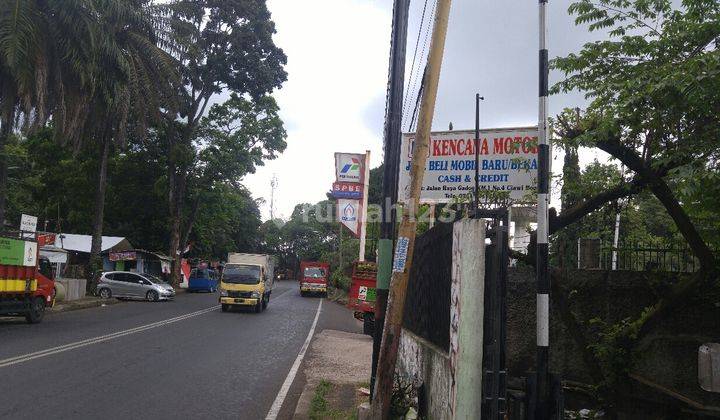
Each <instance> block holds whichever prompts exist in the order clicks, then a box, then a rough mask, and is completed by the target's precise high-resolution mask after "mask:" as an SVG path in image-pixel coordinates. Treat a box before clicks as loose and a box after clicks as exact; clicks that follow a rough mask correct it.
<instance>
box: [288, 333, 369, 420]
mask: <svg viewBox="0 0 720 420" xmlns="http://www.w3.org/2000/svg"><path fill="white" fill-rule="evenodd" d="M307 354H308V358H307V359H306V360H305V372H304V373H305V377H306V383H305V387H304V389H303V392H302V394H301V395H300V399H299V400H298V403H297V406H296V407H295V414H294V415H293V419H302V420H305V419H347V418H356V417H355V416H356V411H357V407H358V405H360V404H361V403H362V402H364V401H367V398H368V397H367V396H366V395H363V394H362V393H361V392H359V389H360V388H366V389H367V388H368V382H369V380H370V361H371V357H372V338H371V337H369V336H367V335H363V334H353V333H347V332H343V331H336V330H323V331H322V332H321V333H320V334H318V335H317V336H315V339H314V340H313V343H312V345H311V346H310V350H309V351H308V353H307Z"/></svg>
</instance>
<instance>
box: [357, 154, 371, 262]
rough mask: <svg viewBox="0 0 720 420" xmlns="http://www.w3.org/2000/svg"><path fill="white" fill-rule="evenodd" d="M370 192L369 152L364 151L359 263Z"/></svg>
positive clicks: (362, 253) (363, 259) (363, 256)
mask: <svg viewBox="0 0 720 420" xmlns="http://www.w3.org/2000/svg"><path fill="white" fill-rule="evenodd" d="M369 192H370V151H369V150H366V151H365V166H364V173H363V197H362V210H361V211H360V252H359V255H358V260H359V261H365V236H366V234H367V206H368V193H369Z"/></svg>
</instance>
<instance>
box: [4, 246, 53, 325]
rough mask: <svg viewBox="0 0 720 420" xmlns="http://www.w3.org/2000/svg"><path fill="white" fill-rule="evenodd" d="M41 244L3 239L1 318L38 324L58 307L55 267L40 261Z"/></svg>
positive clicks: (45, 260) (46, 260)
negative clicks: (52, 309)
mask: <svg viewBox="0 0 720 420" xmlns="http://www.w3.org/2000/svg"><path fill="white" fill-rule="evenodd" d="M41 242H42V241H41ZM38 245H42V243H40V244H39V243H38V240H36V239H34V238H33V239H26V238H23V239H18V238H13V237H0V316H24V317H25V320H26V321H27V322H28V323H30V324H37V323H39V322H41V321H42V319H43V316H44V315H45V308H47V307H52V306H53V305H54V304H55V282H54V281H53V276H52V267H51V265H50V261H48V259H47V258H40V255H39V251H38V249H39V246H38Z"/></svg>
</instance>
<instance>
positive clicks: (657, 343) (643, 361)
mask: <svg viewBox="0 0 720 420" xmlns="http://www.w3.org/2000/svg"><path fill="white" fill-rule="evenodd" d="M679 276H681V275H679V274H673V273H653V272H632V271H601V270H572V271H569V272H567V273H566V274H565V275H564V278H563V279H562V281H561V282H559V283H558V285H559V286H560V287H561V289H562V291H563V294H565V295H567V296H569V298H568V306H569V308H570V309H571V310H572V312H574V313H575V315H576V317H577V318H578V319H579V320H581V321H582V322H583V325H581V331H579V334H581V336H582V337H583V338H584V339H585V340H586V342H587V344H593V343H595V342H597V333H598V328H597V327H596V326H594V325H593V324H592V323H589V321H590V320H591V319H594V318H596V319H600V320H602V321H604V322H607V323H616V322H618V321H621V320H623V319H625V318H629V319H631V320H634V319H637V317H638V316H639V315H640V314H641V312H642V311H643V309H644V308H646V307H648V306H650V305H652V304H653V303H654V302H655V301H656V299H657V297H658V296H662V295H663V294H665V293H666V292H667V290H668V289H669V287H670V285H671V284H672V283H674V282H676V281H678V279H679ZM535 299H536V297H535V272H534V269H533V268H516V269H511V270H510V271H509V279H508V295H507V302H508V325H507V340H508V342H507V362H508V368H509V371H510V375H511V376H524V375H525V372H527V371H528V370H531V369H532V368H533V367H534V363H535V349H536V348H535ZM577 334H578V332H577V331H569V330H568V327H567V325H565V323H563V321H562V314H561V312H560V308H559V307H558V305H557V299H553V296H552V295H551V313H550V365H551V369H552V370H553V371H554V372H557V373H560V374H561V375H562V377H563V379H568V380H574V381H579V382H584V383H593V380H592V377H591V375H590V370H589V369H588V366H587V365H586V364H585V362H584V361H583V358H582V352H581V349H580V347H579V345H578V342H577V340H576V337H575V336H576V335H577ZM719 338H720V285H717V286H716V287H714V288H706V289H705V290H703V291H701V292H699V293H697V294H696V295H695V296H692V297H689V298H688V299H687V301H686V302H685V303H684V304H682V305H681V306H680V307H679V308H677V309H676V310H675V311H674V312H673V313H672V314H671V315H670V316H668V317H667V318H665V319H664V320H663V322H662V323H661V325H660V326H659V327H658V328H656V329H655V330H653V332H652V333H651V334H650V335H648V336H647V337H646V338H645V339H644V340H643V341H642V342H641V343H639V346H638V347H637V352H636V355H637V358H638V360H637V363H636V365H635V367H634V368H633V369H632V371H631V373H633V374H635V375H638V376H640V377H642V378H645V379H647V380H649V381H651V382H653V383H655V384H658V385H660V386H662V387H665V388H667V389H669V390H672V391H674V392H677V393H679V394H682V395H683V396H685V397H688V398H690V399H692V400H693V401H696V402H698V403H700V404H703V405H711V406H716V407H720V394H716V393H710V392H707V391H704V390H702V389H701V388H700V386H699V384H698V376H697V364H698V348H699V346H700V345H701V344H702V343H704V342H713V341H715V342H717V340H718V339H719ZM631 383H632V387H631V389H630V390H629V392H630V393H631V394H632V395H633V396H634V397H638V398H642V399H645V400H648V399H649V400H657V401H662V400H666V398H664V397H663V398H658V396H659V395H660V394H658V393H657V392H655V391H652V388H650V387H648V386H646V385H642V384H640V382H637V381H631ZM666 402H667V401H666Z"/></svg>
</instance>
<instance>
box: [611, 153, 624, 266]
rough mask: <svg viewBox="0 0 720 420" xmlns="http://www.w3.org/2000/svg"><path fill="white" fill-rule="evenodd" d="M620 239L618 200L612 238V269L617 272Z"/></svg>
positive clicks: (622, 175)
mask: <svg viewBox="0 0 720 420" xmlns="http://www.w3.org/2000/svg"><path fill="white" fill-rule="evenodd" d="M624 172H625V171H624V168H623V167H622V166H621V167H620V176H621V177H624ZM619 239H620V200H618V202H617V214H616V215H615V237H614V238H613V251H612V269H613V271H614V270H617V256H618V254H617V247H618V241H619Z"/></svg>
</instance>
